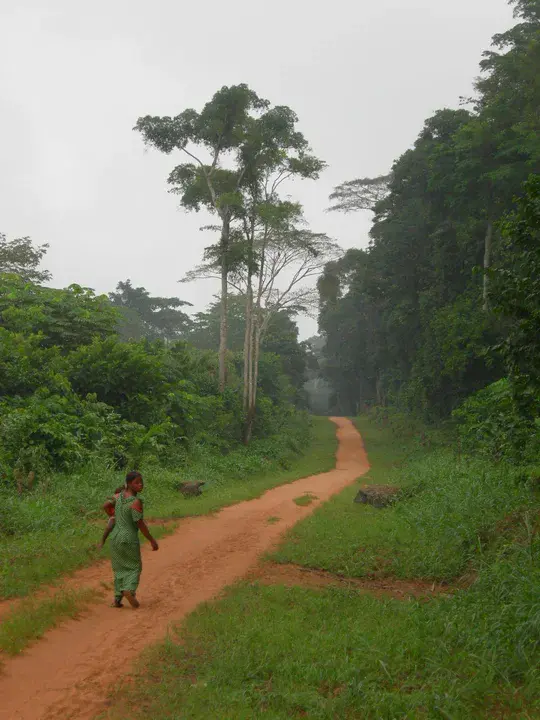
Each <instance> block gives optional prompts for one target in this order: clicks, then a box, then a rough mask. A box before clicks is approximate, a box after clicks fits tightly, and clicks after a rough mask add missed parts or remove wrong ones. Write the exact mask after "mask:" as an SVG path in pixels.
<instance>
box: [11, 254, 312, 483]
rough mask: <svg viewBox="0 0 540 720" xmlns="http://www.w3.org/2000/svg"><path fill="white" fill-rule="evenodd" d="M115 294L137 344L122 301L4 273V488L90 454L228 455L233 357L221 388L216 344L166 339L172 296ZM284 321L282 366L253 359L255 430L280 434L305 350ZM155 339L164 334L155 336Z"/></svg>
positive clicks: (117, 459)
mask: <svg viewBox="0 0 540 720" xmlns="http://www.w3.org/2000/svg"><path fill="white" fill-rule="evenodd" d="M7 245H8V246H9V243H8V244H7ZM14 249H15V250H17V251H18V250H19V247H18V245H17V246H16V247H15V248H14ZM31 260H32V258H31ZM32 262H33V260H32ZM119 289H120V290H121V291H122V293H123V295H127V296H128V298H130V297H131V295H132V294H135V295H136V296H137V298H138V301H140V304H142V305H143V306H144V307H142V309H141V308H139V310H137V312H140V313H141V315H140V316H138V317H140V318H142V320H141V323H142V325H141V327H142V328H143V330H144V332H143V333H142V334H143V337H141V338H140V339H139V340H129V341H125V338H124V337H122V336H120V335H118V334H117V329H118V328H119V327H122V325H121V317H120V312H121V310H117V309H116V308H115V307H114V304H117V305H118V304H120V306H121V307H123V306H122V305H121V303H120V302H119V301H118V302H116V303H113V304H111V302H110V301H109V299H108V298H106V297H105V296H99V297H96V296H95V295H94V294H93V293H92V291H90V290H88V289H85V288H81V287H79V286H77V285H72V286H71V287H69V288H68V289H66V290H56V289H52V288H47V287H43V286H40V285H36V284H35V283H32V282H30V281H28V280H25V279H24V278H23V277H22V276H19V275H16V274H3V275H0V317H1V319H2V322H1V326H0V336H1V338H0V340H1V342H0V394H1V400H0V410H1V419H0V470H1V473H2V482H3V483H4V484H5V485H7V486H8V487H9V486H12V487H14V486H15V476H16V475H19V476H20V474H21V473H23V474H24V475H26V474H28V473H34V474H35V473H38V475H39V476H40V477H41V478H43V477H45V476H46V475H47V474H48V473H49V472H52V471H57V470H59V471H64V472H65V471H69V470H76V469H79V468H81V467H82V466H84V464H85V463H87V462H90V461H92V460H95V459H96V458H98V457H99V458H101V459H102V460H103V461H105V462H110V463H114V464H116V465H118V466H119V467H127V466H128V465H129V466H131V467H139V466H140V464H141V462H143V459H144V458H146V459H147V460H151V459H152V458H153V459H154V461H156V460H159V462H161V463H162V464H168V463H171V462H174V463H176V464H179V463H180V464H181V463H182V462H184V460H185V457H186V454H187V453H189V452H190V451H192V450H193V449H194V448H195V447H196V446H197V445H198V444H201V443H202V444H205V445H210V446H212V447H214V448H216V449H219V450H220V451H227V450H228V449H231V448H232V447H234V445H235V444H237V443H238V442H239V441H240V439H241V429H242V420H243V413H242V404H241V397H240V376H239V373H238V372H237V368H238V366H239V363H238V362H236V360H235V357H234V355H233V354H231V355H230V357H229V359H228V362H229V366H230V367H229V385H228V387H227V389H226V391H225V392H224V393H219V392H218V384H217V379H216V375H217V358H216V353H215V351H212V350H209V349H208V350H204V349H197V348H195V347H194V346H193V345H191V344H189V343H188V342H186V341H183V340H182V341H176V342H172V343H171V342H170V340H171V339H172V337H171V334H174V332H176V331H174V332H173V330H172V329H171V328H172V324H173V321H172V320H171V314H172V315H173V316H174V315H175V313H179V314H180V315H182V316H183V315H184V314H183V313H182V312H181V311H178V310H176V309H175V307H174V305H175V302H173V301H174V300H175V299H174V298H173V299H171V298H168V299H160V298H151V297H150V296H149V294H148V293H147V292H146V291H145V290H144V288H136V289H133V288H132V287H131V285H130V284H129V283H124V284H120V286H119ZM123 295H122V294H121V293H117V294H116V295H114V294H113V297H117V298H118V297H123ZM178 302H180V301H178ZM145 303H146V305H147V306H148V307H146V306H145ZM160 303H161V304H160ZM132 305H133V303H132ZM145 307H146V309H145ZM156 307H158V309H157V310H156ZM152 308H153V309H152ZM167 308H168V309H167ZM132 309H133V310H135V306H133V307H132ZM144 313H146V315H145V314H144ZM150 315H151V316H152V317H150ZM180 321H181V322H183V320H182V318H180V320H178V318H176V319H175V320H174V322H180ZM283 321H284V323H285V324H284V325H283V323H282V325H283V326H284V328H285V330H284V332H282V334H281V336H280V337H281V338H283V340H282V342H285V343H288V345H287V347H286V348H283V346H282V347H281V348H280V347H279V345H276V347H275V349H278V351H279V352H280V354H281V351H282V356H283V358H284V359H285V362H282V360H281V359H280V357H278V356H277V355H276V354H275V353H270V354H264V353H263V355H262V357H261V373H260V377H259V386H260V395H259V412H258V416H257V422H256V425H255V428H254V433H255V436H256V437H263V436H270V435H275V434H276V433H279V431H280V428H281V427H282V426H283V425H284V424H285V423H287V422H288V421H289V419H290V418H291V416H292V414H294V409H293V404H292V403H294V401H296V400H298V397H299V388H300V386H301V384H302V379H303V369H304V365H303V357H302V353H301V349H300V347H301V346H300V345H299V343H298V339H297V330H296V326H295V325H294V323H292V322H291V321H290V320H288V318H283ZM160 334H162V335H163V336H164V339H153V340H152V339H151V338H156V337H157V336H159V335H160ZM184 334H185V333H184ZM270 337H272V336H270ZM274 338H275V343H279V342H280V339H279V336H278V335H274ZM165 340H168V342H165ZM211 343H212V338H210V342H209V343H208V347H211V346H212V345H211ZM270 349H271V348H270ZM295 355H296V356H297V358H298V359H297V360H295ZM291 383H294V386H293V385H292V384H291ZM295 388H296V389H295ZM20 490H21V487H20V485H19V491H20Z"/></svg>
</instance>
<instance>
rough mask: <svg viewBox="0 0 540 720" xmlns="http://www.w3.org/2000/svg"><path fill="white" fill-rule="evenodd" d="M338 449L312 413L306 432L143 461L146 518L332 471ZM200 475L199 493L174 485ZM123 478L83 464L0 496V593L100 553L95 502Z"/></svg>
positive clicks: (200, 509)
mask: <svg viewBox="0 0 540 720" xmlns="http://www.w3.org/2000/svg"><path fill="white" fill-rule="evenodd" d="M300 440H302V442H301V441H300ZM336 448H337V440H336V435H335V425H334V424H333V423H331V422H330V421H329V420H328V419H327V418H317V417H315V418H313V423H312V429H311V434H310V436H309V438H306V437H302V438H295V437H294V435H293V434H291V437H288V438H286V439H284V438H280V439H279V441H278V440H274V441H264V440H260V441H259V440H255V441H253V444H252V446H250V448H240V449H239V450H236V451H233V452H231V453H230V454H229V455H228V456H220V457H217V456H216V455H207V454H204V453H202V454H201V455H200V456H199V457H198V459H196V460H195V461H193V462H192V463H191V464H190V465H189V466H188V467H186V468H183V469H182V470H181V471H179V472H172V471H170V470H162V469H160V468H148V469H147V470H145V472H144V475H145V481H146V487H145V492H144V499H145V508H146V517H147V519H149V520H150V521H151V520H152V518H163V519H167V518H169V519H178V518H182V517H186V516H193V515H204V514H207V513H211V512H215V511H217V510H219V509H220V508H223V507H225V506H227V505H231V504H233V503H236V502H240V501H242V500H249V499H252V498H255V497H258V496H260V495H261V494H262V493H263V492H264V491H266V490H268V489H269V488H272V487H275V486H276V485H280V484H284V483H287V482H292V481H294V480H297V479H299V478H301V477H306V476H308V475H312V474H315V473H318V472H325V471H327V470H330V469H331V468H333V467H334V464H335V451H336ZM201 478H203V479H205V480H206V482H207V484H206V486H205V492H204V493H203V495H201V496H200V497H198V498H190V499H185V498H184V497H183V496H182V495H181V494H180V493H179V492H178V491H177V490H176V487H177V485H178V483H179V482H182V481H184V480H193V479H201ZM121 480H122V475H121V474H120V473H113V472H110V471H103V469H102V468H99V467H96V468H89V469H88V470H87V471H86V473H84V474H80V475H71V476H64V477H58V478H56V479H55V478H53V481H55V482H53V481H51V483H50V484H49V485H48V486H47V487H43V488H41V489H39V488H38V489H36V491H35V492H33V493H31V494H29V495H26V496H23V497H22V498H19V497H16V496H8V497H5V498H3V497H2V498H0V500H1V501H2V502H1V503H0V504H1V507H2V511H3V513H4V515H5V518H7V519H8V520H9V522H10V523H11V525H12V527H13V529H12V530H11V531H9V528H7V529H6V528H3V530H4V534H3V535H1V536H0V539H1V542H0V598H12V597H18V596H21V597H23V596H25V595H27V594H28V593H30V592H31V591H32V590H34V589H35V588H36V587H38V586H39V585H41V584H43V583H52V582H54V581H55V580H57V579H58V578H59V577H61V576H62V575H65V574H68V573H70V572H73V571H74V570H76V569H78V568H80V567H83V566H85V565H89V564H91V563H92V562H95V561H96V560H98V559H99V558H100V557H106V555H107V550H105V551H104V553H102V554H100V553H98V551H97V550H96V543H97V541H98V539H99V538H100V536H101V534H102V532H103V529H104V525H105V520H104V519H103V520H102V519H101V515H102V513H101V505H102V503H103V502H104V499H105V497H106V496H107V495H109V494H110V493H111V492H112V490H114V488H115V487H116V486H117V485H119V484H121ZM4 515H3V516H2V518H0V521H1V520H2V519H3V518H4ZM103 517H104V516H103ZM152 530H153V532H155V534H156V536H157V537H159V536H161V535H163V534H164V533H166V532H167V529H166V528H162V527H160V526H156V525H154V527H153V529H152ZM10 532H11V534H10ZM59 547H61V548H62V552H58V548H59Z"/></svg>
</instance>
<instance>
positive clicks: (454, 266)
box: [319, 0, 540, 420]
mask: <svg viewBox="0 0 540 720" xmlns="http://www.w3.org/2000/svg"><path fill="white" fill-rule="evenodd" d="M514 4H515V5H516V15H517V17H518V18H519V23H518V24H517V25H516V26H515V27H514V28H512V29H511V30H509V31H508V32H506V33H504V34H502V35H498V36H496V37H495V38H494V39H493V49H492V51H490V52H487V53H484V58H483V60H482V63H481V69H482V75H481V77H480V79H479V80H478V82H477V86H476V90H477V97H476V98H475V100H474V101H472V102H473V107H472V109H471V110H467V109H465V108H461V109H459V110H451V109H443V110H440V111H439V112H437V113H435V115H434V116H433V117H431V118H429V119H428V120H426V122H425V125H424V128H423V129H422V131H421V133H420V135H419V137H418V139H417V141H416V143H415V144H414V147H413V148H412V149H410V150H408V151H407V152H405V153H404V154H403V155H402V156H401V157H400V158H399V159H398V160H397V161H396V162H395V164H394V166H393V168H392V171H391V173H390V175H389V176H388V177H387V178H382V179H381V178H379V179H376V180H377V184H376V187H377V189H378V192H377V193H376V197H374V199H373V197H372V196H373V183H374V182H375V181H370V180H359V181H353V182H352V183H349V184H347V183H346V184H344V185H343V186H340V188H338V194H337V195H335V196H334V199H336V198H337V199H338V200H339V204H338V206H337V209H341V210H343V209H344V210H346V211H348V210H351V209H366V208H368V207H372V208H373V210H374V213H375V218H374V224H373V228H372V230H371V244H370V247H369V248H368V249H367V250H365V251H364V250H350V251H348V252H347V253H346V254H345V255H344V257H343V258H342V259H341V260H339V261H337V262H335V263H330V264H328V265H327V268H326V272H325V275H324V277H323V278H321V280H320V283H319V291H320V296H321V312H320V326H321V330H322V331H323V333H324V335H325V337H326V348H325V356H326V366H325V374H326V376H327V377H328V378H329V379H330V380H331V382H332V384H333V386H334V390H335V403H334V405H335V409H336V410H339V411H340V412H344V413H354V412H356V411H357V409H358V408H359V407H360V406H364V405H371V404H374V403H377V404H381V403H392V404H397V405H399V406H400V407H402V408H404V409H406V410H409V411H414V412H417V413H421V414H422V415H423V417H424V418H427V419H432V420H433V419H438V418H441V417H446V416H448V415H449V414H450V413H451V411H452V410H453V409H454V408H455V407H456V406H457V405H459V403H460V402H461V401H462V400H463V399H464V398H466V397H467V396H469V395H470V394H471V393H472V392H474V391H475V390H478V389H481V388H483V387H484V386H486V385H488V384H489V383H490V382H492V381H495V380H498V379H500V378H501V377H503V376H504V375H505V373H508V374H509V376H510V379H511V382H512V383H513V384H515V389H516V393H517V395H521V396H523V393H524V392H525V388H524V387H523V386H524V385H526V386H527V388H530V387H532V386H533V385H534V383H535V382H536V381H535V380H534V378H533V376H534V377H535V378H539V377H540V374H539V372H538V370H539V368H538V352H537V343H538V337H539V333H538V327H537V325H538V321H537V318H536V314H535V313H536V311H535V308H536V307H537V305H538V299H537V298H538V292H537V287H535V286H537V284H538V257H539V255H538V253H539V252H540V251H539V249H538V247H539V246H538V223H539V216H538V187H539V186H538V179H537V178H533V179H531V180H530V181H529V182H528V184H527V183H526V181H527V178H528V177H529V176H530V175H531V174H532V173H533V174H534V173H537V172H538V171H539V169H540V144H539V142H538V138H539V137H540V119H539V116H538V107H539V105H540V85H539V82H538V77H539V73H538V68H539V67H540V15H539V12H538V3H537V2H536V0H527V2H518V3H514ZM524 183H526V184H524ZM516 196H517V197H518V198H521V199H520V200H518V206H517V210H516V211H515V213H514V214H513V215H511V216H510V217H509V218H508V217H507V215H508V213H512V212H513V208H514V205H513V203H514V198H515V197H516ZM370 198H372V203H371V205H370V204H369V199H370ZM366 203H368V204H366ZM481 268H484V269H485V272H482V270H481ZM479 269H480V270H479ZM493 311H495V312H493ZM523 313H525V314H523ZM516 321H517V322H516ZM500 346H502V347H503V348H504V350H505V352H503V353H502V354H501V353H500V352H499V349H500ZM519 382H521V385H520V386H519V387H518V383H519Z"/></svg>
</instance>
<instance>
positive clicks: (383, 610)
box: [103, 427, 540, 720]
mask: <svg viewBox="0 0 540 720" xmlns="http://www.w3.org/2000/svg"><path fill="white" fill-rule="evenodd" d="M362 429H363V430H367V432H364V438H365V440H366V444H367V447H368V450H369V451H370V459H371V461H372V463H373V469H372V471H371V473H370V477H371V481H373V482H377V483H379V482H381V481H385V480H388V481H391V482H392V484H393V483H395V482H396V479H398V480H399V481H400V482H401V483H402V484H403V486H404V487H407V488H409V489H414V492H413V493H412V494H410V496H409V497H408V498H406V499H404V500H402V503H401V505H402V507H403V508H406V507H408V508H409V509H408V510H406V511H405V510H403V511H402V512H403V513H404V517H406V518H408V524H407V523H405V522H404V520H403V518H402V516H401V515H400V514H399V513H398V507H399V506H396V508H392V509H386V510H382V511H380V510H374V509H371V508H366V507H365V506H353V505H352V498H353V496H354V491H353V490H351V491H350V492H349V491H346V492H345V493H343V497H346V496H347V494H348V499H347V501H346V502H344V503H342V504H339V502H334V503H328V504H327V505H325V506H323V507H322V508H321V509H320V510H319V511H317V512H316V514H315V515H314V516H311V518H309V519H308V520H305V521H303V523H301V524H300V525H299V528H298V530H297V532H296V533H295V534H294V538H295V540H296V542H294V543H293V542H292V540H291V538H290V539H289V541H288V543H287V544H286V546H285V548H284V549H282V550H280V551H279V553H278V557H281V558H288V557H291V548H293V549H294V553H293V554H294V560H295V562H297V561H298V560H299V559H303V560H304V561H305V562H306V561H311V560H312V559H313V558H315V559H316V560H317V564H318V565H319V566H320V563H321V561H324V560H325V559H326V561H327V564H328V565H329V566H330V568H329V569H333V570H334V571H336V570H337V571H343V570H345V571H347V570H349V571H350V570H352V571H356V573H357V574H362V572H364V571H365V569H366V568H367V567H371V566H370V564H369V562H370V561H369V562H368V563H367V564H366V563H365V561H363V560H358V559H357V558H356V557H355V556H354V555H352V554H351V553H350V552H349V542H351V541H352V542H356V543H357V546H356V547H358V543H361V545H360V546H361V547H368V548H371V549H372V550H373V551H375V549H376V547H377V543H379V544H380V545H381V546H382V551H383V553H387V552H388V551H389V549H392V550H393V551H396V550H399V551H400V554H399V560H396V561H395V564H394V565H393V566H392V567H393V568H395V570H399V568H400V567H401V565H400V564H401V563H404V562H406V563H408V566H407V572H409V573H411V572H413V571H414V570H415V569H416V570H417V571H418V572H419V573H420V574H422V573H423V572H424V571H425V568H426V567H429V568H430V572H431V571H433V569H435V570H436V571H437V572H442V571H443V569H444V572H445V573H450V574H452V573H454V572H456V571H457V570H458V569H460V568H461V567H462V564H463V562H464V561H466V562H471V561H472V560H474V566H475V569H476V572H477V579H476V581H475V582H474V584H473V585H472V586H471V587H470V588H469V589H467V590H461V591H459V592H457V593H455V595H454V596H453V597H446V598H441V597H439V598H437V599H433V600H431V601H430V602H428V603H420V602H417V601H407V602H404V601H399V600H393V599H379V598H374V597H370V596H368V595H365V594H359V593H357V592H355V591H354V590H352V589H342V588H325V589H324V590H312V589H306V588H298V587H294V588H286V587H282V586H273V587H265V586H261V585H258V584H256V583H255V584H248V583H241V584H239V585H236V586H235V587H233V588H231V589H229V590H228V592H227V593H226V595H225V597H224V599H222V600H219V601H215V602H212V603H208V604H206V605H203V606H201V607H200V608H199V609H198V610H197V611H196V612H195V613H193V614H192V615H190V616H189V617H188V618H187V620H186V622H185V624H184V626H183V627H182V628H179V629H177V630H176V631H175V632H174V633H173V634H172V636H171V637H170V638H169V639H168V640H167V641H166V642H164V643H161V644H160V645H158V646H155V647H154V648H152V649H151V650H150V651H149V652H148V653H147V654H145V656H144V658H143V659H142V663H141V672H140V675H137V677H136V678H135V682H133V680H134V679H133V678H130V683H129V685H128V686H127V687H126V689H125V690H120V692H119V693H117V694H116V695H115V697H114V702H113V705H112V707H111V709H110V710H109V711H108V713H106V714H105V716H103V717H106V718H108V719H109V720H121V719H122V720H123V718H125V717H127V716H128V715H129V717H130V718H132V720H138V719H139V718H141V720H142V718H145V717H151V718H153V720H173V719H176V718H184V717H185V718H193V719H194V720H196V719H197V718H201V719H202V718H207V717H219V718H220V719H221V718H223V719H224V720H228V719H230V720H236V719H242V718H245V719H246V720H247V719H248V718H252V717H256V718H263V719H264V718H268V719H270V718H271V719H272V720H280V719H283V720H284V719H285V718H301V717H310V718H326V719H328V720H330V719H331V718H345V719H348V718H351V719H352V718H362V719H363V720H394V718H395V719H398V718H399V719H400V720H405V719H407V720H424V719H425V720H432V719H437V718H440V719H441V720H449V719H451V720H469V719H471V718H479V719H484V720H492V719H494V718H519V719H520V720H528V719H531V720H532V719H533V718H538V717H540V663H539V659H540V537H539V529H540V528H539V522H538V509H539V504H538V501H537V499H535V498H534V494H533V493H532V491H531V488H530V487H529V486H528V485H527V483H526V482H524V477H523V473H520V471H519V470H517V469H512V468H511V467H508V466H499V467H494V466H490V465H485V464H484V465H482V466H481V465H478V464H476V463H475V462H473V461H463V463H464V464H460V463H458V462H457V459H456V458H453V460H452V462H451V461H450V459H449V458H450V455H449V454H448V451H445V450H441V449H436V450H434V451H426V450H424V451H423V452H422V451H419V450H418V447H416V448H415V445H414V443H413V442H412V441H411V442H407V443H406V444H405V445H404V444H403V443H402V441H401V440H400V441H399V442H398V443H397V444H396V442H395V440H394V441H392V436H391V434H389V433H387V432H382V433H380V432H379V431H378V430H377V429H373V428H369V429H368V428H365V427H363V428H362ZM453 468H454V469H453ZM480 469H481V470H482V471H481V472H479V470H480ZM462 475H463V477H462ZM451 487H453V488H454V493H453V494H452V493H451V492H450V488H451ZM422 497H423V498H424V499H423V500H422V499H421V498H422ZM490 498H491V500H490ZM450 500H451V501H450ZM507 504H508V505H509V506H510V507H506V505H507ZM518 508H519V509H518ZM509 509H510V510H511V509H513V510H514V512H511V513H510V514H509V513H508V510H509ZM501 518H504V521H503V522H500V520H501ZM411 523H414V524H413V526H412V527H411ZM379 525H380V526H381V527H382V530H377V529H376V528H377V527H379ZM392 528H394V529H395V532H394V535H393V536H392V537H391V539H390V540H387V539H386V535H387V533H388V532H389V531H390V532H391V531H392ZM405 528H408V530H407V531H406V530H405ZM451 528H453V532H451ZM438 533H440V534H441V537H440V538H439V537H438ZM475 538H476V540H477V541H476V542H475V540H474V539H475ZM402 541H403V542H404V545H403V547H401V546H400V543H401V542H402ZM329 542H330V543H332V544H333V547H332V548H330V550H329V549H328V547H327V546H328V543H329ZM430 543H435V549H433V550H431V551H430ZM445 544H448V546H449V547H450V548H451V552H450V551H449V552H445V553H443V558H442V560H440V561H439V560H438V559H437V558H436V557H435V556H436V554H437V549H438V550H441V549H444V545H445ZM340 553H345V555H346V558H345V559H344V560H340ZM347 553H349V554H347ZM422 553H428V560H427V561H425V562H424V561H421V555H422ZM452 553H455V554H457V556H458V558H459V561H458V562H457V564H456V563H454V560H453V559H452ZM363 554H365V553H363ZM385 557H386V558H387V559H389V556H388V555H385ZM390 560H391V558H390ZM403 574H405V573H403ZM149 668H150V670H149ZM134 708H136V709H134Z"/></svg>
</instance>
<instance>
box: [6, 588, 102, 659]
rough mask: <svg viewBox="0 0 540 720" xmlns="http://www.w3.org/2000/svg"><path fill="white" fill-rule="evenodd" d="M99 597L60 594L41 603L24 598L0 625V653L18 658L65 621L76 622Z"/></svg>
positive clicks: (93, 592) (82, 592) (90, 592)
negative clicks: (71, 620)
mask: <svg viewBox="0 0 540 720" xmlns="http://www.w3.org/2000/svg"><path fill="white" fill-rule="evenodd" d="M101 597H102V593H100V592H98V591H96V590H88V589H87V590H78V591H66V590H62V591H60V592H58V593H55V594H54V595H53V596H52V597H49V598H44V599H42V600H35V599H34V598H26V599H25V600H23V601H22V602H21V603H20V605H18V606H17V608H16V609H15V610H13V611H12V612H10V613H8V614H7V615H6V617H4V619H3V620H2V623H1V624H0V653H5V654H6V655H18V654H19V653H20V652H21V651H22V650H24V648H26V647H28V646H29V645H31V644H32V643H34V642H35V641H36V640H39V639H40V638H41V637H43V635H44V634H45V633H46V632H47V630H50V629H51V628H53V627H56V626H57V625H59V624H60V623H61V622H62V621H63V620H65V619H67V618H76V617H78V616H79V615H80V614H81V612H83V611H84V610H85V609H86V608H87V607H88V605H89V604H90V603H92V602H95V601H96V600H98V599H100V598H101Z"/></svg>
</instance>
